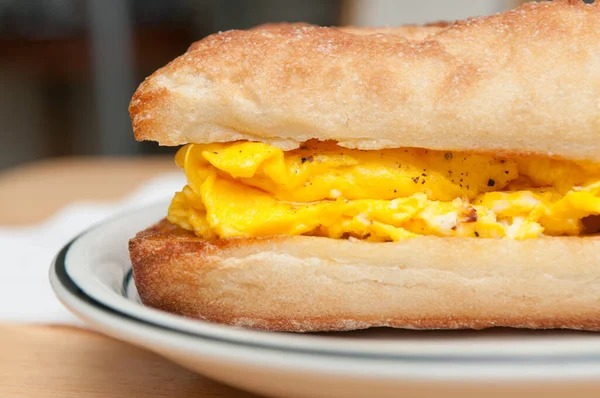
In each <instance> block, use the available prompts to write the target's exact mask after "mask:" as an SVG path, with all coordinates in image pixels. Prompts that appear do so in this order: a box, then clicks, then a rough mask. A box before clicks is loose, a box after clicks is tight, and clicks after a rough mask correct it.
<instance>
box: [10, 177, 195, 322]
mask: <svg viewBox="0 0 600 398" xmlns="http://www.w3.org/2000/svg"><path fill="white" fill-rule="evenodd" d="M184 184H185V180H184V177H183V175H182V174H181V173H169V174H163V175H160V176H158V177H156V178H155V179H153V180H151V181H149V182H148V183H146V184H144V185H143V186H142V187H141V188H140V189H138V190H137V191H136V192H134V193H133V194H131V195H130V196H128V197H126V198H125V199H123V200H121V201H118V202H112V203H111V202H103V203H101V202H77V203H72V204H70V205H68V206H66V207H64V208H63V209H61V210H59V211H58V212H57V213H56V214H54V215H53V216H51V217H50V218H48V219H47V220H45V221H44V222H42V223H41V224H38V225H34V226H27V227H3V226H0V253H1V255H2V260H1V263H0V264H1V265H0V303H1V304H0V322H3V321H9V322H15V321H16V322H35V323H59V324H77V325H81V324H82V323H81V322H80V321H79V320H77V318H75V316H74V315H72V314H71V313H70V312H69V311H68V310H67V309H66V308H64V307H63V306H62V304H61V303H60V302H59V301H58V299H57V298H56V297H55V296H54V293H53V292H52V289H51V287H50V282H49V280H48V270H49V267H50V262H51V261H52V259H53V258H54V255H55V254H56V253H57V252H58V251H59V250H60V249H61V248H62V247H63V245H64V244H66V243H67V242H68V241H69V240H71V239H72V238H73V237H75V236H76V235H77V234H78V233H80V232H81V231H83V230H84V229H86V228H88V227H90V226H91V225H93V224H95V223H97V222H99V221H101V220H103V219H105V218H108V217H110V216H111V215H114V214H115V213H117V212H121V211H125V210H127V209H130V208H134V207H139V206H142V205H145V204H149V203H154V202H157V201H159V200H166V199H168V198H170V197H172V196H173V193H174V192H176V191H178V190H180V189H181V187H182V186H183V185H184Z"/></svg>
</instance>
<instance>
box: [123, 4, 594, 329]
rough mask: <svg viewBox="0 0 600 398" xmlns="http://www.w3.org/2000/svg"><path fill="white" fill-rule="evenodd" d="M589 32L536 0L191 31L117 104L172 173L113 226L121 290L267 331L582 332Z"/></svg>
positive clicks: (579, 18)
mask: <svg viewBox="0 0 600 398" xmlns="http://www.w3.org/2000/svg"><path fill="white" fill-rule="evenodd" d="M598 26H600V6H598V5H597V4H585V3H583V2H579V1H573V0H569V1H567V0H558V1H554V2H540V3H530V4H526V5H523V6H521V7H520V8H518V9H516V10H512V11H509V12H506V13H503V14H497V15H493V16H490V17H482V18H474V19H467V20H465V21H458V22H455V23H452V24H436V25H428V26H423V27H418V26H404V27H397V28H381V29H377V28H354V27H341V28H324V27H315V26H311V25H306V24H279V25H267V26H261V27H257V28H255V29H251V30H247V31H229V32H223V33H218V34H214V35H212V36H209V37H207V38H205V39H203V40H201V41H199V42H196V43H194V44H193V45H192V46H191V47H190V48H189V49H188V51H187V52H186V53H185V54H183V55H182V56H180V57H179V58H177V59H175V60H174V61H172V62H171V63H170V64H168V65H167V66H165V67H163V68H162V69H159V70H158V71H157V72H155V73H154V74H153V75H152V76H150V77H149V78H147V79H146V80H145V81H144V82H143V83H142V84H141V86H140V87H139V88H138V90H137V91H136V93H135V95H134V96H133V99H132V101H131V104H130V113H131V117H132V124H133V130H134V133H135V137H136V139H138V140H153V141H157V142H158V143H159V144H161V145H171V146H176V145H183V146H182V147H181V148H180V149H179V151H178V152H177V155H176V157H175V162H176V163H177V165H178V166H179V167H180V168H181V169H182V170H183V172H184V173H185V175H186V177H187V185H185V186H184V187H182V189H181V191H180V192H177V193H175V196H174V198H173V200H172V202H171V204H170V207H169V210H168V213H167V214H165V219H164V220H162V221H160V222H158V223H157V224H156V225H154V226H151V227H149V228H148V229H147V230H145V231H142V232H140V233H139V234H138V235H137V236H136V237H134V238H133V239H131V241H130V244H129V248H130V254H131V260H132V264H133V275H134V279H135V283H136V286H137V288H138V292H139V295H140V297H141V300H142V301H143V303H144V304H146V305H149V306H152V307H155V308H159V309H162V310H165V311H169V312H173V313H177V314H181V315H184V316H188V317H192V318H198V319H203V320H208V321H213V322H219V323H226V324H230V325H237V326H244V327H251V328H258V329H265V330H273V331H299V332H303V331H329V330H353V329H361V328H368V327H379V326H389V327H399V328H413V329H458V328H473V329H481V328H487V327H493V326H507V327H522V328H570V329H585V330H600V239H599V238H598V236H597V235H596V234H597V232H599V231H600V216H599V215H600V30H598ZM157 221H158V220H157Z"/></svg>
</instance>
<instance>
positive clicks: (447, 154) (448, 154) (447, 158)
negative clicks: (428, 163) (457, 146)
mask: <svg viewBox="0 0 600 398" xmlns="http://www.w3.org/2000/svg"><path fill="white" fill-rule="evenodd" d="M444 157H445V158H446V160H450V159H452V153H451V152H446V153H445V154H444Z"/></svg>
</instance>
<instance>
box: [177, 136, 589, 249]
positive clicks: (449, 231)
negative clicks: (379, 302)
mask: <svg viewBox="0 0 600 398" xmlns="http://www.w3.org/2000/svg"><path fill="white" fill-rule="evenodd" d="M175 160H176V163H177V164H178V166H179V167H181V168H183V169H184V171H185V173H186V176H187V180H188V185H187V186H186V187H185V188H184V189H183V191H182V192H179V193H177V194H176V195H175V197H174V198H173V201H172V203H171V206H170V208H169V215H168V219H169V221H171V222H172V223H174V224H177V225H180V226H181V227H183V228H185V229H189V230H193V231H194V232H195V233H196V234H197V235H198V236H201V237H203V238H205V239H215V238H227V237H255V236H270V235H282V234H283V235H301V234H308V235H316V236H328V237H331V238H338V239H340V238H350V237H352V238H357V239H366V240H369V241H393V240H400V239H405V238H410V237H414V236H418V235H435V236H463V237H481V238H501V237H508V238H513V239H525V238H535V237H538V236H541V235H543V234H548V235H577V234H579V233H580V231H581V219H582V218H584V217H586V216H588V215H594V214H600V182H599V181H600V173H599V172H598V170H599V169H598V167H597V166H583V165H578V164H575V163H572V162H566V161H559V160H552V159H535V158H521V159H508V158H499V157H494V156H487V155H481V154H473V153H462V152H452V151H431V150H426V149H418V148H398V149H385V150H381V151H362V150H356V149H347V148H341V147H339V146H337V145H336V144H335V143H333V142H318V141H310V142H307V143H305V144H304V145H303V146H301V147H300V148H298V149H296V150H293V151H288V152H284V151H282V150H281V149H279V148H276V147H273V146H270V145H267V144H262V143H257V142H234V143H224V144H210V145H187V146H185V147H183V148H181V149H180V151H179V152H178V153H177V155H176V158H175ZM580 185H581V186H580Z"/></svg>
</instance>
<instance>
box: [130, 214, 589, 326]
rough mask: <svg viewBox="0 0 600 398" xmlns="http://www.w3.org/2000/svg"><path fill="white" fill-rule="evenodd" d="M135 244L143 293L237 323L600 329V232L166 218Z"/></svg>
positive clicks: (170, 307) (150, 300) (173, 307)
mask: <svg viewBox="0 0 600 398" xmlns="http://www.w3.org/2000/svg"><path fill="white" fill-rule="evenodd" d="M129 248H130V253H131V259H132V263H133V272H134V273H133V275H134V278H135V283H136V286H137V289H138V292H139V295H140V297H141V299H142V302H143V303H144V304H146V305H149V306H151V307H155V308H159V309H162V310H165V311H169V312H173V313H176V314H181V315H185V316H188V317H191V318H198V319H204V320H209V321H214V322H219V323H226V324H230V325H236V326H246V327H251V328H257V329H264V330H273V331H294V332H307V331H327V330H354V329H362V328H368V327H372V326H391V327H401V328H411V329H459V328H473V329H482V328H488V327H493V326H509V327H520V328H538V329H544V328H569V329H585V330H600V283H598V278H599V276H600V254H599V253H600V238H598V237H585V238H579V237H564V238H556V237H552V238H540V239H529V240H523V241H515V240H510V239H501V240H499V239H474V238H438V237H419V238H414V239H407V240H404V241H400V242H394V243H372V242H364V241H349V240H334V239H329V238H319V237H309V236H275V237H270V238H255V239H226V240H218V241H215V242H206V241H203V240H202V239H200V238H198V237H196V236H195V235H194V234H193V233H191V232H189V231H186V230H183V229H181V228H179V227H176V226H174V225H172V224H170V223H169V222H167V221H166V220H163V221H162V222H160V223H159V224H157V225H155V226H153V227H151V228H149V229H147V230H146V231H143V232H141V233H139V234H138V235H137V236H136V237H135V238H133V239H132V240H131V241H130V244H129Z"/></svg>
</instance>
